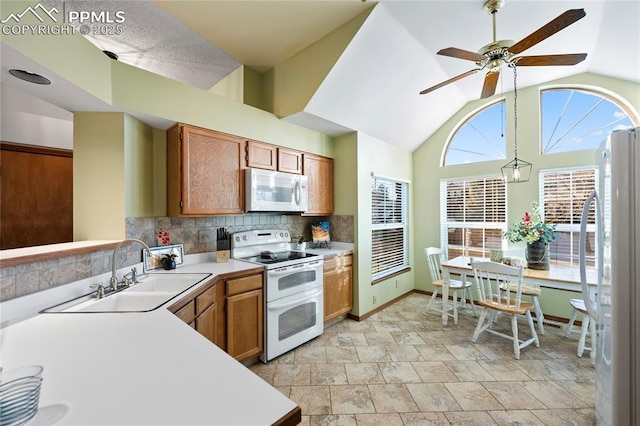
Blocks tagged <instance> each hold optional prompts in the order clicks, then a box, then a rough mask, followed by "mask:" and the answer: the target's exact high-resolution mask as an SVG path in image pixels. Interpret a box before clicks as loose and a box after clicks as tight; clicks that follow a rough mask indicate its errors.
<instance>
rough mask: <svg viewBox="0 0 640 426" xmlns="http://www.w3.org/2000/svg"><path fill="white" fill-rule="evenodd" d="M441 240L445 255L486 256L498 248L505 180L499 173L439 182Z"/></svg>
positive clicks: (504, 220) (503, 224) (502, 226)
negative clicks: (497, 174)
mask: <svg viewBox="0 0 640 426" xmlns="http://www.w3.org/2000/svg"><path fill="white" fill-rule="evenodd" d="M440 224H441V238H440V240H441V243H442V247H445V248H446V250H447V254H448V256H449V258H453V257H456V256H475V257H489V250H490V249H492V248H502V245H503V239H502V232H503V231H504V230H505V229H506V227H507V224H506V184H505V183H504V181H503V180H502V179H501V178H499V177H486V178H467V179H457V180H444V181H441V182H440Z"/></svg>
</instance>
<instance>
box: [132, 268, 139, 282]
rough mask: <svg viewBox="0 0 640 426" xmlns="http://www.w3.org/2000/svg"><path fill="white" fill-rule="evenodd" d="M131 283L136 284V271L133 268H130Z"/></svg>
mask: <svg viewBox="0 0 640 426" xmlns="http://www.w3.org/2000/svg"><path fill="white" fill-rule="evenodd" d="M131 282H132V284H138V269H137V268H136V267H135V266H134V267H133V268H131Z"/></svg>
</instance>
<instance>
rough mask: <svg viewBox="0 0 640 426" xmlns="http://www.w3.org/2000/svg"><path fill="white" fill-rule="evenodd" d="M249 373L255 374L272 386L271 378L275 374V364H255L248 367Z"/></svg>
mask: <svg viewBox="0 0 640 426" xmlns="http://www.w3.org/2000/svg"><path fill="white" fill-rule="evenodd" d="M250 369H251V371H253V372H254V373H256V374H257V375H258V376H260V377H261V378H262V380H264V381H265V382H267V383H269V384H270V385H271V384H273V377H274V376H275V374H276V364H263V363H261V362H257V363H255V364H253V365H252V366H251V367H250Z"/></svg>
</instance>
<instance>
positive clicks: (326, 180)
mask: <svg viewBox="0 0 640 426" xmlns="http://www.w3.org/2000/svg"><path fill="white" fill-rule="evenodd" d="M302 165H303V173H302V174H303V175H305V176H307V177H308V178H309V186H308V188H309V208H308V209H307V211H306V212H305V215H311V216H319V215H330V214H333V159H332V158H327V157H321V156H318V155H313V154H306V153H305V154H303V162H302Z"/></svg>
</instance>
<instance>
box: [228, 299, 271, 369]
mask: <svg viewBox="0 0 640 426" xmlns="http://www.w3.org/2000/svg"><path fill="white" fill-rule="evenodd" d="M262 315H263V307H262V289H259V290H253V291H248V292H246V293H241V294H236V295H234V296H229V297H227V353H228V354H229V355H231V356H232V357H234V358H235V359H237V360H238V361H243V360H245V359H248V358H251V357H253V356H257V355H260V354H261V353H262V349H263V321H264V319H263V316H262Z"/></svg>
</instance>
